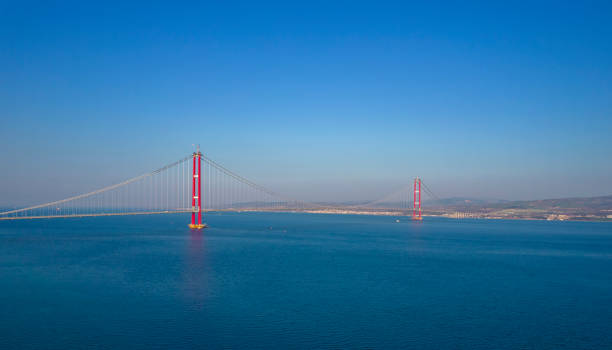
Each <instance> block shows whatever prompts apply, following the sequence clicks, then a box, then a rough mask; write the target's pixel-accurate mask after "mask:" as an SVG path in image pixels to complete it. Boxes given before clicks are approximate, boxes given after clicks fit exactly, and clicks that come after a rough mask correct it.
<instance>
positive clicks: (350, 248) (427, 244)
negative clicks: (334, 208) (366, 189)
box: [0, 213, 612, 349]
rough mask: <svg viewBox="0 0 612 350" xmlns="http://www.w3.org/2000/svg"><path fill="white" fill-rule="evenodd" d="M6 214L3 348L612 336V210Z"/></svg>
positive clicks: (528, 344)
mask: <svg viewBox="0 0 612 350" xmlns="http://www.w3.org/2000/svg"><path fill="white" fill-rule="evenodd" d="M396 219H397V218H396V217H377V216H351V215H315V214H263V213H260V214H257V213H233V214H225V213H224V214H207V215H206V220H205V221H206V222H207V223H208V224H210V225H211V228H209V229H206V230H204V231H202V232H201V233H195V232H190V231H189V229H188V228H187V221H188V217H187V216H186V215H184V214H183V215H152V216H134V217H115V218H112V217H109V218H82V219H53V220H36V221H34V220H32V221H25V220H24V221H12V222H7V221H3V222H0V316H1V317H0V348H1V349H42V348H44V349H83V348H93V349H119V348H124V349H145V348H147V349H150V348H157V349H182V348H194V347H197V348H236V349H239V348H249V349H252V348H261V349H272V348H280V349H289V348H386V349H399V348H423V349H425V348H430V349H439V348H452V349H503V348H505V349H516V348H532V349H559V348H567V349H578V348H583V349H596V348H599V349H612V224H610V223H573V222H563V223H561V222H533V221H532V222H527V221H486V220H464V221H457V220H444V219H431V218H426V219H425V220H424V222H422V223H413V222H410V221H408V220H406V219H405V218H399V219H400V222H399V223H397V222H395V220H396Z"/></svg>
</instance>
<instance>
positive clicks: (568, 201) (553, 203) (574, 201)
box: [489, 195, 612, 210]
mask: <svg viewBox="0 0 612 350" xmlns="http://www.w3.org/2000/svg"><path fill="white" fill-rule="evenodd" d="M489 207H491V208H500V209H589V210H606V209H612V195H611V196H601V197H577V198H557V199H541V200H534V201H512V202H506V203H496V204H491V205H489Z"/></svg>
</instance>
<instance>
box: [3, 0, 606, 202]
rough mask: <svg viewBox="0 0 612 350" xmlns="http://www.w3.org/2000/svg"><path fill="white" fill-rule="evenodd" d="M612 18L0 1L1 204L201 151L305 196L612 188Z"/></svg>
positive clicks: (552, 193)
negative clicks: (418, 182) (418, 180)
mask: <svg viewBox="0 0 612 350" xmlns="http://www.w3.org/2000/svg"><path fill="white" fill-rule="evenodd" d="M611 14H612V4H611V3H610V2H606V1H594V2H589V3H575V4H559V3H557V2H538V3H537V4H533V3H531V2H525V3H514V4H500V3H491V2H486V1H483V2H472V3H470V4H464V3H450V2H436V3H426V4H424V3H417V4H406V3H403V2H402V3H399V4H398V3H379V2H377V3H376V6H373V5H372V3H370V4H368V3H362V2H359V3H356V2H346V3H335V4H329V3H326V2H309V3H308V4H302V5H296V4H288V3H284V2H278V3H275V2H257V3H256V4H252V5H248V4H199V3H196V2H194V3H191V4H188V5H185V6H182V7H177V6H173V5H172V4H163V3H131V4H125V3H122V2H105V3H104V4H94V3H88V2H86V3H83V2H62V3H61V4H50V3H36V5H35V6H34V5H33V4H30V3H28V2H15V3H2V4H0V19H1V20H0V117H1V124H0V125H1V126H0V147H1V148H2V152H1V153H0V162H1V164H2V171H1V172H0V206H13V205H25V204H36V203H38V202H45V201H48V200H54V199H60V198H64V197H66V196H70V195H73V194H77V193H81V192H85V191H90V190H94V189H96V188H99V187H102V186H106V185H109V184H113V183H116V182H119V181H122V180H124V179H127V178H131V177H134V176H137V175H140V174H142V173H146V172H149V171H151V170H154V169H156V168H158V167H160V166H163V165H165V164H167V163H169V162H172V161H174V160H176V159H178V158H180V157H182V156H185V155H187V154H189V153H190V152H192V151H193V146H192V144H194V143H200V145H201V148H202V151H203V152H204V153H205V154H206V155H207V156H209V157H210V158H212V159H214V160H215V161H217V162H219V163H220V164H223V165H224V166H226V167H228V168H229V169H231V170H233V171H235V172H237V173H239V174H241V175H243V176H245V177H246V178H248V179H250V180H252V181H254V182H256V183H258V184H261V185H263V186H266V187H268V188H270V189H272V190H274V191H276V192H279V193H283V194H285V195H287V196H289V197H293V198H298V199H302V200H307V201H334V202H341V201H357V200H372V199H378V198H381V197H383V196H384V195H386V194H388V193H389V192H392V191H394V190H396V189H398V188H401V187H402V186H405V185H407V184H410V183H411V181H412V179H413V178H414V177H415V176H420V177H422V178H423V179H424V181H425V182H426V183H427V184H428V185H429V186H430V187H431V189H432V190H433V191H434V192H435V193H436V194H437V195H438V196H439V197H470V198H488V199H506V200H529V199H544V198H563V197H588V196H602V195H610V194H612V181H611V180H610V179H611V178H612V162H611V161H610V158H611V152H610V151H611V150H612V138H611V137H610V135H612V84H611V82H612V40H610V38H611V37H612V25H611V23H612V15H611Z"/></svg>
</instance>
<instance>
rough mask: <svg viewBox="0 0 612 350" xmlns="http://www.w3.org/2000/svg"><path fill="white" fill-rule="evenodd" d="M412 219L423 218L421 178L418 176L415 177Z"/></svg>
mask: <svg viewBox="0 0 612 350" xmlns="http://www.w3.org/2000/svg"><path fill="white" fill-rule="evenodd" d="M417 199H418V200H417ZM412 220H423V218H422V217H421V179H419V178H418V177H417V178H416V179H414V205H413V207H412Z"/></svg>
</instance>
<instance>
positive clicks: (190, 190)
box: [0, 149, 439, 229]
mask: <svg viewBox="0 0 612 350" xmlns="http://www.w3.org/2000/svg"><path fill="white" fill-rule="evenodd" d="M422 190H423V191H424V192H425V193H426V194H427V195H428V196H429V197H430V198H432V199H439V198H438V197H437V196H435V195H434V194H433V192H432V191H431V190H430V189H429V188H428V187H427V186H426V185H425V184H424V183H423V182H422V180H421V179H420V178H418V177H417V178H415V179H414V183H413V184H411V185H408V186H405V187H403V188H401V189H399V190H398V191H395V192H393V193H391V194H389V195H387V196H384V197H382V198H381V199H378V200H375V201H371V202H368V203H364V204H357V205H349V206H341V208H342V209H345V210H346V209H350V210H357V209H360V210H396V211H398V212H402V213H405V214H407V215H410V212H411V213H412V218H413V219H414V220H421V219H422V207H421V204H422V196H421V193H422V192H421V191H422ZM337 207H338V206H336V208H337ZM329 208H330V206H329V205H324V204H319V203H312V202H306V201H301V200H296V199H291V198H287V197H285V196H283V195H281V194H278V193H276V192H274V191H271V190H269V189H267V188H265V187H263V186H260V185H258V184H256V183H254V182H252V181H250V180H248V179H246V178H244V177H242V176H240V175H238V174H237V173H235V172H233V171H231V170H229V169H227V168H225V167H224V166H222V165H220V164H219V163H217V162H215V161H213V160H212V159H210V158H209V157H207V156H205V155H204V154H202V153H201V152H200V151H199V149H198V150H197V151H196V152H194V153H193V154H190V155H188V156H186V157H183V158H181V159H179V160H177V161H175V162H173V163H170V164H168V165H166V166H163V167H161V168H159V169H157V170H154V171H151V172H149V173H146V174H143V175H140V176H137V177H134V178H131V179H128V180H125V181H123V182H120V183H117V184H114V185H111V186H107V187H104V188H100V189H98V190H95V191H91V192H87V193H82V194H78V195H75V196H71V197H68V198H64V199H61V200H56V201H52V202H48V203H43V204H38V205H33V206H28V207H25V208H18V209H11V210H6V211H3V212H0V220H19V219H51V218H71V217H95V216H116V215H152V214H168V213H190V214H191V222H190V224H189V227H190V228H192V229H202V228H204V227H206V224H204V223H203V222H202V213H206V212H211V211H301V212H308V211H321V210H325V209H329Z"/></svg>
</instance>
